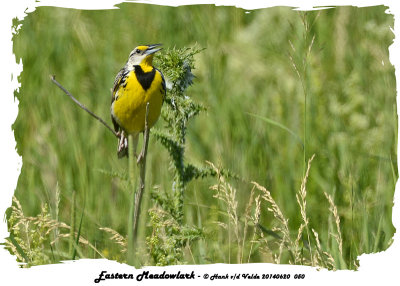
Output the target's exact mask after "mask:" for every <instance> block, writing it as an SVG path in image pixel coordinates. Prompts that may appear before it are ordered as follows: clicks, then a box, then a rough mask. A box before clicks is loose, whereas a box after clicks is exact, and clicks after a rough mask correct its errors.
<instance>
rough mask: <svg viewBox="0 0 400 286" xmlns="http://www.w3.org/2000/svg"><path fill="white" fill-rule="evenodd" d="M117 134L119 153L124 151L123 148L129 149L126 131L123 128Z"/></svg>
mask: <svg viewBox="0 0 400 286" xmlns="http://www.w3.org/2000/svg"><path fill="white" fill-rule="evenodd" d="M117 135H118V138H119V142H118V153H121V152H123V150H127V149H128V137H126V135H125V132H124V131H123V130H122V131H118V133H117Z"/></svg>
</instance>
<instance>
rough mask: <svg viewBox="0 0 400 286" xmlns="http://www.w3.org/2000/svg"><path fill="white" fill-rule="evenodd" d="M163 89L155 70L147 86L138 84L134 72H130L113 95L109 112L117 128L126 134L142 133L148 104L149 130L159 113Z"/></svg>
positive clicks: (159, 75)
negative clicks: (117, 125)
mask: <svg viewBox="0 0 400 286" xmlns="http://www.w3.org/2000/svg"><path fill="white" fill-rule="evenodd" d="M163 94H164V89H163V86H162V76H161V73H160V72H159V71H158V70H155V75H154V78H153V80H152V81H151V83H150V82H148V83H147V84H143V81H142V83H141V82H139V80H138V77H137V76H136V74H135V72H134V71H131V72H130V73H129V74H128V75H127V78H126V80H125V84H124V85H121V86H120V87H119V88H118V90H117V91H116V94H115V98H116V99H115V100H114V102H113V103H112V106H111V112H112V113H113V116H114V118H115V119H116V121H117V123H118V124H119V126H120V127H121V128H122V129H123V130H124V131H125V132H127V133H128V134H136V133H139V132H142V131H144V128H145V116H146V104H147V103H149V115H148V125H149V128H151V127H152V126H153V125H154V124H155V123H156V122H157V120H158V117H159V116H160V113H161V106H162V102H163Z"/></svg>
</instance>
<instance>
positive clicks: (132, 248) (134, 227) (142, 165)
mask: <svg viewBox="0 0 400 286" xmlns="http://www.w3.org/2000/svg"><path fill="white" fill-rule="evenodd" d="M148 116H149V103H147V105H146V117H145V128H144V134H143V147H142V151H141V152H140V154H139V156H138V158H137V161H136V163H137V165H138V166H139V185H138V187H137V189H136V190H135V186H136V184H135V182H134V180H135V176H134V173H135V172H134V169H135V166H134V165H135V156H134V152H135V150H133V149H134V139H133V136H132V135H129V141H130V142H131V146H130V147H129V150H128V152H129V171H130V174H129V176H130V179H131V184H132V187H133V188H134V190H135V191H134V196H133V203H132V204H131V208H130V211H129V217H130V223H129V226H130V227H129V233H128V244H129V245H128V263H129V264H133V265H134V266H135V267H139V266H140V261H139V259H138V256H137V253H136V252H137V248H138V225H139V216H140V208H141V201H142V197H143V192H144V189H145V182H146V158H147V149H148V145H149V126H148V122H147V121H148V120H147V119H148Z"/></svg>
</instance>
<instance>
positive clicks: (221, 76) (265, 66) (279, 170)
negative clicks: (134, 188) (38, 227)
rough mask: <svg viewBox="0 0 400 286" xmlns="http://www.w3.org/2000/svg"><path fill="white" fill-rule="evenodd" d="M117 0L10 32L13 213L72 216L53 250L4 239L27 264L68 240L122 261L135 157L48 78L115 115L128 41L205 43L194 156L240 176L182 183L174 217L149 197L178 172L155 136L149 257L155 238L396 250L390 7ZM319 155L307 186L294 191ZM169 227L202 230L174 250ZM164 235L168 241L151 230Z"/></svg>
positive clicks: (325, 262) (192, 135) (293, 256)
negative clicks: (313, 8)
mask: <svg viewBox="0 0 400 286" xmlns="http://www.w3.org/2000/svg"><path fill="white" fill-rule="evenodd" d="M120 8H121V9H120V10H112V11H79V10H72V9H63V8H52V7H40V8H38V9H37V10H36V11H35V12H33V13H31V14H29V15H28V16H27V17H26V19H25V20H24V21H23V23H22V24H23V25H22V28H21V30H20V32H19V34H18V35H15V36H14V52H15V54H16V56H17V60H19V59H20V58H21V59H22V62H23V65H24V71H23V72H22V74H21V76H20V81H21V88H20V91H19V93H17V94H16V96H17V97H18V99H19V102H20V103H19V116H18V118H17V120H16V122H15V124H14V125H13V129H14V131H15V137H16V141H17V151H18V152H19V154H20V155H22V158H23V167H22V170H21V175H20V178H19V181H18V186H17V189H16V192H15V196H16V198H17V199H18V201H19V203H20V208H19V207H17V205H16V203H14V207H16V208H17V209H22V210H23V216H22V215H21V216H20V217H21V218H36V217H37V216H38V215H40V214H44V213H46V212H45V211H44V210H43V209H42V206H44V204H47V205H48V206H55V205H56V202H57V208H56V209H57V212H55V211H54V210H53V211H52V212H51V213H50V214H49V215H50V218H51V220H53V221H57V222H58V223H65V225H67V226H69V227H67V228H65V229H63V228H61V227H59V228H58V230H57V229H53V230H54V232H53V233H54V236H55V237H57V238H58V239H57V240H56V242H55V244H51V247H50V246H49V245H48V244H47V242H44V244H43V243H42V242H40V243H39V244H37V245H36V246H35V247H33V246H30V247H31V248H29V247H28V245H31V244H30V243H28V241H26V239H30V241H32V240H31V237H29V236H28V237H26V238H24V236H23V234H22V239H23V241H24V243H22V241H18V239H17V238H16V236H15V235H14V241H15V242H16V243H12V241H11V240H12V239H11V240H10V241H11V244H10V248H12V249H13V251H12V252H13V253H15V254H16V255H17V256H18V257H19V260H20V261H25V260H26V259H25V258H24V256H26V257H28V258H29V259H30V261H31V259H32V257H35V255H39V254H38V253H45V254H46V255H48V257H47V258H46V257H42V258H40V259H39V260H40V261H39V262H38V263H53V262H57V261H59V260H61V259H65V258H68V259H69V258H70V257H71V255H70V253H69V243H70V242H71V244H72V246H71V249H73V248H75V249H76V258H80V257H90V258H98V257H101V256H104V257H107V258H110V259H115V260H119V261H126V255H125V252H123V253H121V249H125V248H124V247H125V246H124V245H125V243H126V241H125V238H126V236H127V225H128V222H127V218H128V214H129V204H128V203H127V202H129V200H130V198H131V193H130V192H129V191H127V190H128V189H129V188H128V184H129V178H128V172H127V170H128V162H127V161H125V160H118V159H117V156H116V154H115V149H116V148H115V147H116V142H115V138H114V137H113V136H111V134H109V133H108V131H107V130H105V129H104V128H103V126H101V125H100V124H99V123H98V122H96V121H94V120H93V119H92V118H91V117H90V116H88V115H87V114H85V113H83V112H82V111H81V110H79V109H78V108H76V107H75V106H74V105H73V104H72V103H71V102H69V101H68V100H66V99H65V98H64V97H63V96H62V95H60V94H59V91H58V90H57V88H56V87H54V86H53V85H52V84H51V82H49V80H48V75H49V74H56V75H57V78H58V79H59V80H60V81H62V82H63V83H64V85H65V86H66V87H67V88H68V89H69V90H70V91H71V93H72V94H74V95H75V96H76V97H77V98H78V99H79V100H80V101H81V102H82V103H84V104H85V105H86V106H88V107H89V108H90V109H91V110H92V111H94V112H95V113H96V114H98V115H100V116H101V117H102V118H105V119H107V118H109V102H110V92H109V91H110V87H111V86H112V82H113V78H114V76H115V74H116V73H117V72H118V70H119V68H120V67H121V66H122V65H123V64H124V62H125V61H126V57H127V55H128V54H129V52H130V51H131V50H132V48H133V47H134V46H136V45H138V44H142V43H143V44H146V43H155V42H162V43H163V44H164V46H165V47H171V48H172V47H177V48H182V47H188V46H193V45H194V44H195V43H197V45H198V46H199V47H201V48H205V50H204V51H202V52H201V53H198V54H196V55H194V62H195V66H196V69H195V70H193V73H194V75H195V78H194V79H193V81H194V84H193V85H192V86H190V87H188V89H187V91H186V95H187V96H189V97H190V98H191V99H193V100H194V101H196V102H199V103H201V104H202V105H203V106H205V107H206V112H203V113H200V114H199V115H198V116H196V117H194V118H193V119H191V120H190V121H188V124H187V125H186V134H185V142H184V144H185V146H184V147H185V148H184V151H185V152H184V157H183V158H184V160H186V161H185V162H189V163H190V165H193V166H204V165H205V161H210V162H213V164H214V165H215V166H221V167H222V169H224V170H231V173H232V174H237V176H236V177H239V178H242V179H232V178H231V177H229V176H226V174H225V173H223V172H222V176H223V177H224V178H225V179H224V180H225V181H224V182H222V181H221V182H220V181H218V178H220V179H221V177H216V178H200V177H199V178H197V179H195V178H194V177H193V179H192V180H190V181H187V184H186V185H185V188H184V191H183V192H180V195H181V198H182V200H181V202H182V203H181V209H180V212H179V222H178V223H177V221H176V220H172V219H171V216H170V214H169V213H168V212H166V211H165V208H162V207H160V205H159V204H156V203H155V202H154V200H153V199H154V194H156V195H159V196H164V197H166V198H170V197H171V196H170V195H171V193H170V192H169V190H170V187H171V186H174V184H173V182H174V180H175V179H176V178H175V177H174V169H173V166H172V165H170V161H171V159H170V157H169V156H170V153H169V152H168V150H167V149H166V148H164V147H163V145H162V144H160V142H159V141H156V140H152V139H151V140H150V143H149V153H148V161H147V174H146V176H147V182H146V184H147V186H148V189H147V190H146V192H145V194H144V197H143V208H142V210H143V213H142V217H143V218H144V219H143V220H142V221H141V223H140V224H139V234H140V237H142V238H143V240H144V238H146V237H147V238H148V239H150V240H151V239H153V240H152V241H151V242H152V243H153V244H152V245H154V246H157V247H160V248H159V251H158V252H157V251H156V252H153V254H157V253H158V254H160V253H165V254H166V255H164V256H157V255H154V256H152V255H151V254H150V253H152V252H151V251H153V250H154V248H153V249H149V248H148V247H147V246H148V245H149V241H148V240H146V241H145V240H144V241H142V242H141V243H142V244H141V245H142V247H141V249H140V251H141V254H142V256H141V257H142V258H143V263H144V264H157V263H158V264H165V263H167V264H168V263H169V264H171V263H218V262H226V263H228V262H231V263H240V262H280V263H297V264H309V265H320V266H323V267H328V268H336V269H341V268H351V269H354V268H355V267H356V264H357V261H356V257H357V255H360V254H361V253H370V252H376V251H381V250H384V249H386V248H387V247H389V245H390V242H391V237H392V235H393V232H394V228H393V225H392V222H391V208H392V204H393V193H394V187H395V182H396V180H397V177H398V172H397V169H396V168H394V167H393V166H396V165H397V161H396V158H397V154H396V144H397V142H396V138H397V114H396V104H395V99H396V97H395V95H396V93H395V92H396V89H395V76H394V68H393V66H392V65H391V64H390V62H389V57H388V46H389V45H390V44H391V43H392V41H393V34H392V32H391V31H390V28H389V27H390V26H393V16H392V15H389V14H386V13H385V7H383V6H378V7H368V8H356V7H338V8H334V9H327V10H322V11H320V12H307V13H299V12H297V11H293V10H291V9H290V8H283V7H277V8H271V9H262V10H254V11H250V13H245V11H243V10H241V9H237V8H233V7H215V6H211V5H203V6H200V5H199V6H183V7H178V8H173V7H162V6H152V5H143V4H127V3H125V4H122V5H120ZM147 15H151V17H148V16H147ZM317 15H319V16H318V17H317ZM188 30H189V31H190V32H189V33H188ZM311 43H312V48H309V47H311ZM305 55H307V57H306V58H305ZM164 56H165V54H164ZM291 58H292V60H291ZM293 63H295V64H296V65H297V69H298V71H299V74H300V76H299V74H298V73H297V72H296V69H295V68H294V67H293ZM304 65H305V66H306V67H307V68H306V69H305V71H304ZM163 72H164V73H165V72H166V71H164V70H163ZM303 87H305V88H303ZM249 114H253V115H255V116H257V117H255V116H251V115H249ZM259 118H264V119H267V120H260V119H259ZM271 122H274V123H276V124H275V125H273V124H271ZM276 126H284V127H286V128H287V129H286V131H285V129H284V128H276ZM166 127H167V123H166V121H164V120H160V121H159V122H158V123H157V125H156V126H155V128H157V130H158V131H159V132H160V134H163V132H165V131H166V130H167V128H166ZM287 130H290V131H291V132H292V134H291V133H290V132H287ZM293 134H294V135H296V136H294V135H293ZM152 136H156V135H155V133H154V135H152ZM298 138H301V141H303V144H304V146H305V148H302V144H299V140H298ZM312 154H315V158H314V160H313V161H312V165H311V167H310V169H309V173H308V178H307V184H306V188H305V190H306V193H304V192H303V193H301V192H300V193H299V191H298V190H299V188H301V185H302V180H304V178H305V174H306V171H307V167H308V165H307V160H308V159H309V158H311V155H312ZM217 169H221V168H219V167H218V168H217ZM216 180H217V181H216ZM251 181H254V182H257V185H256V184H249V182H251ZM215 184H217V185H218V184H219V185H220V186H221V185H224V184H225V190H226V192H227V194H228V195H229V196H230V199H229V202H230V204H231V206H234V205H235V210H233V209H232V208H231V209H230V210H229V208H227V207H229V204H228V205H227V204H226V203H225V201H223V200H222V198H223V196H222V194H221V195H220V196H219V197H216V198H214V197H213V196H214V195H216V194H217V193H218V190H215V189H210V186H213V185H215ZM253 187H254V189H253ZM264 189H265V190H269V191H268V192H266V191H264ZM222 190H223V189H219V191H222ZM252 190H253V191H252ZM57 193H58V194H57ZM74 193H75V199H73V196H74V195H73V194H74ZM151 194H153V199H152V197H151ZM251 194H252V195H251ZM296 194H297V197H296ZM305 194H306V196H305ZM303 197H304V198H303ZM179 198H180V197H179ZM272 201H273V202H274V205H272ZM234 202H235V203H234ZM233 203H234V204H233ZM268 208H270V209H275V210H276V211H277V210H278V209H279V210H280V213H281V215H279V216H278V217H276V216H275V215H277V213H275V212H270V211H268ZM17 209H14V210H13V212H14V211H15V212H16V211H17ZM302 209H304V214H305V215H306V216H303V214H302V212H301V210H302ZM71 210H75V213H76V216H75V218H74V219H73V218H72V216H71ZM83 211H84V212H83ZM82 214H83V219H82V220H81V221H82V223H80V218H81V215H82ZM235 217H236V218H235ZM50 218H49V219H50ZM304 218H306V219H307V220H305V219H304ZM22 221H23V222H24V223H25V222H26V221H27V220H24V219H22ZM36 221H38V220H36ZM306 221H307V224H306V223H305V222H306ZM74 224H75V226H74ZM167 224H168V225H167ZM22 225H24V224H22V223H21V224H20V226H22ZM79 226H80V227H79ZM166 226H168V228H169V229H174V231H176V230H179V229H180V228H179V227H182V226H186V227H187V228H184V229H183V230H184V231H188V232H187V233H186V234H187V235H188V236H189V235H192V238H193V239H192V240H190V242H188V241H186V242H185V243H182V244H181V246H180V247H179V249H178V250H177V249H175V248H174V243H175V242H176V241H175V240H174V239H175V238H176V237H175V238H174V237H171V236H170V235H169V234H168V233H165V232H163V231H165V229H166V228H165V227H166ZM10 227H12V226H11V225H10ZM31 227H35V225H34V224H33V225H32V224H31V225H28V228H31ZM71 227H72V229H73V231H70V229H71ZM79 228H80V233H79V235H78V229H79ZM155 230H160V232H159V234H160V235H158V236H152V235H151V234H152V233H153V231H155ZM189 230H193V231H194V230H196V231H197V230H198V232H190V231H189ZM43 231H44V230H43ZM57 231H58V234H57ZM46 232H47V230H46V231H45V232H44V233H46ZM19 233H21V230H20V231H19ZM164 234H165V235H164ZM110 235H112V236H111V237H110ZM73 236H74V238H75V239H72V237H73ZM78 236H79V240H78V241H77V240H76V238H77V237H78ZM156 239H160V240H159V241H158V242H157V241H156ZM161 240H162V242H163V244H161V242H160V241H161ZM51 241H53V240H51ZM83 241H84V242H85V243H86V242H87V244H85V243H83ZM89 243H90V245H92V246H95V249H96V250H97V251H96V250H94V249H93V248H91V247H90V246H89ZM146 243H147V244H146ZM38 245H41V246H40V247H37V246H38ZM146 245H147V246H146ZM161 245H162V248H161ZM29 249H31V250H32V249H33V250H38V251H36V252H32V251H29ZM51 249H53V251H52V250H51ZM39 250H40V251H39ZM162 251H163V252H162ZM174 251H176V252H174ZM21 253H24V255H22V254H21ZM29 253H36V254H35V255H32V256H30V254H29ZM51 253H53V254H51ZM168 253H176V254H177V255H176V256H173V255H172V256H168ZM178 254H179V255H178ZM178 256H179V259H178V260H176V259H175V258H177V257H178ZM38 257H39V256H38ZM161 257H163V259H164V258H165V260H163V261H161V260H158V259H159V258H161ZM30 263H31V264H35V263H36V262H35V263H32V261H31V262H30ZM31 264H30V265H31ZM36 264H37V263H36Z"/></svg>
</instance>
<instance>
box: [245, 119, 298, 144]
mask: <svg viewBox="0 0 400 286" xmlns="http://www.w3.org/2000/svg"><path fill="white" fill-rule="evenodd" d="M246 113H247V114H248V115H251V116H253V117H255V118H258V119H261V120H263V121H265V122H267V123H268V124H271V125H273V126H276V127H279V128H281V129H283V130H285V131H286V132H288V133H289V134H290V135H292V136H293V137H294V138H295V139H296V141H297V142H299V144H300V145H301V147H302V149H304V143H303V140H301V138H300V137H299V136H298V135H297V134H296V133H294V132H293V131H292V130H290V129H289V128H287V127H286V126H285V125H282V124H281V123H279V122H277V121H275V120H272V119H270V118H267V117H264V116H260V115H257V114H254V113H250V112H246Z"/></svg>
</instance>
